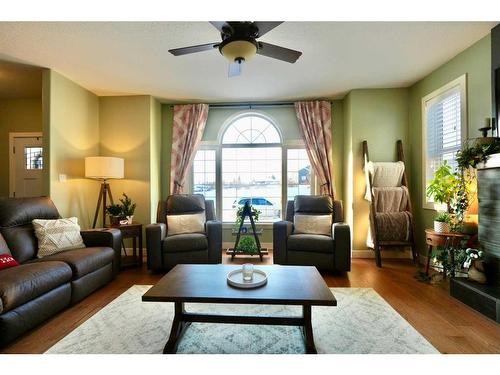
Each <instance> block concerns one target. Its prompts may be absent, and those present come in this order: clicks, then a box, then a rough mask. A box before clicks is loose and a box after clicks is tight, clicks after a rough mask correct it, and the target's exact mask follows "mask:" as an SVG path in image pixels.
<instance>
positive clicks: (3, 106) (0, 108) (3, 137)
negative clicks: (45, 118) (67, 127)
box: [0, 87, 42, 197]
mask: <svg viewBox="0 0 500 375" xmlns="http://www.w3.org/2000/svg"><path fill="white" fill-rule="evenodd" d="M41 92H42V88H41V87H40V94H41ZM41 131H42V98H41V97H40V98H20V99H0V197H8V196H9V133H11V132H41Z"/></svg>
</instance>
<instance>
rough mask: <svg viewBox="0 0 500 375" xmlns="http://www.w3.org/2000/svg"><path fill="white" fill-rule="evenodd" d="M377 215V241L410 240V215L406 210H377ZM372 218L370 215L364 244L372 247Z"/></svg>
mask: <svg viewBox="0 0 500 375" xmlns="http://www.w3.org/2000/svg"><path fill="white" fill-rule="evenodd" d="M376 215H377V232H378V235H379V238H378V240H379V241H398V242H399V241H410V240H411V237H412V233H411V221H412V216H411V213H410V212H408V211H403V212H379V213H377V214H376ZM373 225H374V224H373V220H371V216H370V227H369V230H368V238H367V239H366V245H367V246H368V247H370V248H373V247H374V238H373V229H372V228H373Z"/></svg>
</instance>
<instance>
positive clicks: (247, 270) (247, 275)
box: [242, 263, 253, 281]
mask: <svg viewBox="0 0 500 375" xmlns="http://www.w3.org/2000/svg"><path fill="white" fill-rule="evenodd" d="M242 268H243V281H252V279H253V264H251V263H245V264H244V265H243V267H242Z"/></svg>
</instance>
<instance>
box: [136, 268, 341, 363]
mask: <svg viewBox="0 0 500 375" xmlns="http://www.w3.org/2000/svg"><path fill="white" fill-rule="evenodd" d="M240 267H241V266H233V265H222V264H208V265H201V264H196V265H195V264H184V265H177V266H175V267H174V268H173V269H172V270H171V271H170V272H169V273H167V274H166V275H165V276H164V277H163V278H162V279H161V280H160V281H159V282H158V284H156V285H155V286H153V287H152V288H151V289H149V290H148V291H147V292H146V293H145V294H144V295H143V296H142V300H143V301H146V302H174V304H175V316H174V320H173V322H172V329H171V331H170V336H169V338H168V341H167V343H166V345H165V348H164V349H163V353H175V352H176V351H177V344H178V342H179V340H180V338H181V337H182V334H183V332H184V330H185V328H186V327H187V326H188V325H189V324H190V323H192V322H198V323H230V324H265V325H283V326H300V327H302V330H303V334H304V342H305V346H306V352H307V353H317V352H316V347H315V346H314V338H313V330H312V325H311V306H336V305H337V300H336V299H335V297H334V296H333V294H332V292H331V291H330V289H328V287H327V285H326V283H325V281H324V280H323V278H322V277H321V275H320V274H319V272H318V270H317V269H316V267H304V266H257V267H256V268H258V269H261V270H263V271H264V272H266V274H267V277H268V281H267V284H266V285H264V286H262V287H260V288H256V289H237V288H234V287H232V286H229V285H228V284H227V281H226V277H227V274H228V273H229V272H231V271H232V270H235V269H237V268H240ZM186 302H201V303H233V304H262V305H299V306H302V316H299V317H272V316H238V315H213V314H194V313H188V312H186V311H185V309H184V303H186Z"/></svg>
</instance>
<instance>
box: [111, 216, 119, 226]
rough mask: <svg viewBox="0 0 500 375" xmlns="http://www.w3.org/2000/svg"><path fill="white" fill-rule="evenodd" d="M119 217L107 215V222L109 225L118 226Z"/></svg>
mask: <svg viewBox="0 0 500 375" xmlns="http://www.w3.org/2000/svg"><path fill="white" fill-rule="evenodd" d="M121 219H122V217H121V216H112V215H109V222H110V224H111V225H120V220H121Z"/></svg>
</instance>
